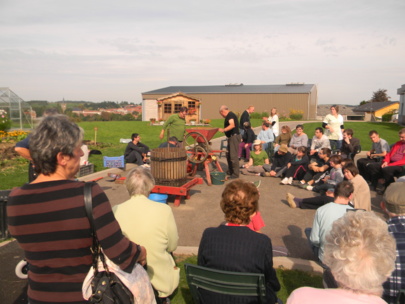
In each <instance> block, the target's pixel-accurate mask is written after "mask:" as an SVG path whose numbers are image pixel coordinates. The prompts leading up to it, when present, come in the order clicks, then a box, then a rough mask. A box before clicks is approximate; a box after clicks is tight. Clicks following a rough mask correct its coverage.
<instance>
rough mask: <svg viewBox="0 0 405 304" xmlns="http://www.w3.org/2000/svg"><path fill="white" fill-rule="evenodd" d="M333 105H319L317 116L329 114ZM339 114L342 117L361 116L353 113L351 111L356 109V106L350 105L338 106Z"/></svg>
mask: <svg viewBox="0 0 405 304" xmlns="http://www.w3.org/2000/svg"><path fill="white" fill-rule="evenodd" d="M334 105H335V104H319V105H318V107H317V113H316V115H317V116H322V117H324V116H326V115H328V114H330V107H331V106H334ZM338 106H339V114H341V115H344V116H359V115H361V114H360V113H354V112H353V109H354V108H356V106H352V105H341V104H339V105H338Z"/></svg>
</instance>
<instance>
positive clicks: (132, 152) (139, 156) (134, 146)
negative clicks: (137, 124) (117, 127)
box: [124, 133, 149, 166]
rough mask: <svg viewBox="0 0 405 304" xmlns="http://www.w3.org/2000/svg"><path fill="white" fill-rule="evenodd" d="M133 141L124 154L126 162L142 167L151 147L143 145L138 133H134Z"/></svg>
mask: <svg viewBox="0 0 405 304" xmlns="http://www.w3.org/2000/svg"><path fill="white" fill-rule="evenodd" d="M131 139H132V141H131V142H129V143H128V145H127V147H126V149H125V152H124V158H125V161H126V162H127V163H132V164H137V165H138V166H142V165H143V164H144V163H145V162H146V156H147V154H148V152H149V147H148V146H147V145H145V144H143V143H141V136H140V135H139V134H138V133H133V134H132V135H131Z"/></svg>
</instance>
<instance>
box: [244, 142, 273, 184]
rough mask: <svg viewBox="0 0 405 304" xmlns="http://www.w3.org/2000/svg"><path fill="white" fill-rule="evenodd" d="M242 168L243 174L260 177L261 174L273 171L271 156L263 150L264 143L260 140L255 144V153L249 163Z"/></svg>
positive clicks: (252, 153)
mask: <svg viewBox="0 0 405 304" xmlns="http://www.w3.org/2000/svg"><path fill="white" fill-rule="evenodd" d="M241 168H242V170H241V173H242V174H247V175H258V176H259V175H260V173H264V172H265V171H270V170H271V165H270V162H269V156H268V155H267V153H266V151H263V150H262V142H261V141H260V140H259V139H256V140H255V141H254V142H253V151H252V152H251V153H250V158H249V162H248V163H247V164H245V165H243V166H242V167H241Z"/></svg>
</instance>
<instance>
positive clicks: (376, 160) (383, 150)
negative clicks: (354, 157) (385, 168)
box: [357, 130, 390, 187]
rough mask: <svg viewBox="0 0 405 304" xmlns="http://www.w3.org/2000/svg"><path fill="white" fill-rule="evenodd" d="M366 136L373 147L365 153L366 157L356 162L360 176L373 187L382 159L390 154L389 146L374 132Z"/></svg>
mask: <svg viewBox="0 0 405 304" xmlns="http://www.w3.org/2000/svg"><path fill="white" fill-rule="evenodd" d="M368 136H369V137H370V139H371V141H372V142H373V145H372V146H371V150H370V151H367V157H366V158H360V159H359V160H358V161H357V168H358V169H359V173H360V175H361V176H363V177H364V179H365V180H366V181H367V182H368V183H369V184H371V185H372V186H374V187H375V186H377V179H376V178H375V175H376V173H377V172H379V170H380V167H381V164H382V160H383V158H384V157H385V155H387V153H388V152H390V146H389V145H388V143H387V141H386V140H385V139H382V138H380V135H379V134H378V132H377V131H375V130H371V131H370V132H368Z"/></svg>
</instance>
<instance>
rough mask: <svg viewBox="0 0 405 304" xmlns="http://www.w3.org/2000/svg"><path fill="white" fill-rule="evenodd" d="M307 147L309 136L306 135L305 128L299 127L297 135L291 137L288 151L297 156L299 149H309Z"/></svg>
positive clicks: (296, 130) (296, 128)
mask: <svg viewBox="0 0 405 304" xmlns="http://www.w3.org/2000/svg"><path fill="white" fill-rule="evenodd" d="M307 146H308V135H307V134H305V133H304V126H303V125H297V126H296V127H295V133H294V135H293V136H292V137H291V140H290V145H289V147H288V151H290V153H291V154H297V149H298V148H299V147H307Z"/></svg>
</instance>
